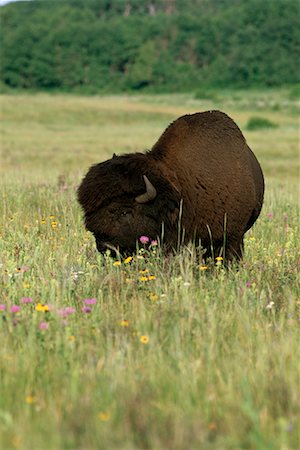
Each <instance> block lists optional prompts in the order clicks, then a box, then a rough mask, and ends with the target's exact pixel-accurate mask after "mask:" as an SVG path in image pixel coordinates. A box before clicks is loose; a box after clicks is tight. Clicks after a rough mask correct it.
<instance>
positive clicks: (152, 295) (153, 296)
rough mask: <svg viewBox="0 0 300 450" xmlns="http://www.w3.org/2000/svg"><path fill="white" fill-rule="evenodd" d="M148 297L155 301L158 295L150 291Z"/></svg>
mask: <svg viewBox="0 0 300 450" xmlns="http://www.w3.org/2000/svg"><path fill="white" fill-rule="evenodd" d="M149 299H150V300H151V301H152V302H156V301H157V300H158V295H157V294H154V292H150V293H149Z"/></svg>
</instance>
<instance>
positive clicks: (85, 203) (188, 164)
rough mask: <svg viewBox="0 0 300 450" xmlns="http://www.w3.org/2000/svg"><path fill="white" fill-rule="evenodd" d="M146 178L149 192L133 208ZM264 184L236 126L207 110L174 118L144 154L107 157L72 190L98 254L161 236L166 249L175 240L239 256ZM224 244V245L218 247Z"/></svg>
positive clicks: (127, 248) (257, 210) (124, 249)
mask: <svg viewBox="0 0 300 450" xmlns="http://www.w3.org/2000/svg"><path fill="white" fill-rule="evenodd" d="M143 175H146V176H147V178H148V179H149V181H150V182H151V184H152V185H153V186H154V187H155V189H156V191H157V196H156V197H155V199H154V200H152V201H149V202H147V203H142V204H141V203H138V202H137V201H136V197H137V196H138V195H140V194H142V193H143V192H145V190H146V188H145V181H144V178H143ZM263 196H264V179H263V174H262V171H261V168H260V165H259V163H258V161H257V159H256V157H255V156H254V154H253V153H252V151H251V150H250V148H249V147H248V145H247V143H246V141H245V139H244V137H243V135H242V133H241V131H240V129H239V128H238V126H237V125H236V124H235V123H234V122H233V120H232V119H230V118H229V117H228V116H227V115H226V114H224V113H222V112H220V111H207V112H203V113H196V114H191V115H185V116H182V117H179V119H177V120H176V121H175V122H173V123H172V124H171V125H169V127H168V128H167V129H166V130H165V131H164V133H163V134H162V136H161V137H160V138H159V140H158V141H157V142H156V144H155V145H154V146H153V148H152V150H151V151H149V152H147V153H146V154H144V153H134V154H128V155H122V156H114V157H113V158H112V159H110V160H108V161H105V162H103V163H100V164H97V165H95V166H93V167H91V168H90V170H89V171H88V173H87V175H86V176H85V178H84V179H83V181H82V183H81V185H80V187H79V189H78V200H79V202H80V204H81V206H82V208H83V210H84V213H85V223H86V227H87V229H88V230H90V231H91V232H92V233H93V234H94V235H95V238H96V244H97V248H98V249H99V251H104V250H105V249H106V248H107V247H112V246H113V247H116V248H118V249H119V250H120V251H121V252H124V253H126V252H127V253H128V252H132V251H134V250H135V248H136V241H137V240H138V238H139V237H140V236H141V235H146V236H149V237H150V238H152V239H156V238H157V237H161V233H162V227H163V229H164V243H165V245H166V247H167V249H169V250H171V249H175V248H176V247H177V243H178V229H179V227H178V222H179V217H180V221H181V225H180V229H181V230H182V235H181V240H182V242H183V243H187V242H189V241H191V240H193V239H195V242H196V243H199V241H201V245H202V247H203V248H204V249H206V251H207V252H206V254H207V255H210V254H211V249H212V247H213V248H214V252H215V254H217V253H218V252H220V250H221V249H222V248H223V252H224V254H225V249H226V257H227V258H232V257H237V258H240V257H241V256H242V250H243V236H244V234H245V233H246V231H247V230H249V228H251V226H252V225H253V224H254V222H255V221H256V219H257V217H258V216H259V214H260V211H261V208H262V204H263ZM224 244H225V245H224Z"/></svg>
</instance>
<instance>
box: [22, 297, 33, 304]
mask: <svg viewBox="0 0 300 450" xmlns="http://www.w3.org/2000/svg"><path fill="white" fill-rule="evenodd" d="M20 301H21V303H32V298H31V297H23V298H21V300H20Z"/></svg>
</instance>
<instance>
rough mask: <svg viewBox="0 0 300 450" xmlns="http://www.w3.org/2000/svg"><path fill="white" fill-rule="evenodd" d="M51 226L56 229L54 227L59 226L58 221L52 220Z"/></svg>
mask: <svg viewBox="0 0 300 450" xmlns="http://www.w3.org/2000/svg"><path fill="white" fill-rule="evenodd" d="M51 227H52V228H53V229H54V228H57V222H55V221H54V220H53V221H52V222H51Z"/></svg>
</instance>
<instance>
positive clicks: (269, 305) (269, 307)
mask: <svg viewBox="0 0 300 450" xmlns="http://www.w3.org/2000/svg"><path fill="white" fill-rule="evenodd" d="M274 305H275V303H274V302H270V303H269V304H268V305H267V306H266V309H272V308H273V306H274Z"/></svg>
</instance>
